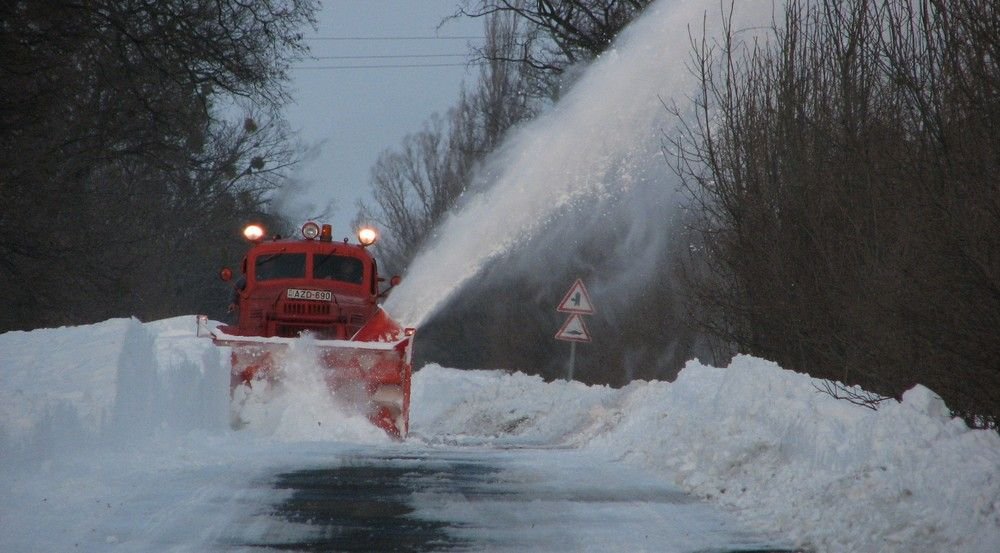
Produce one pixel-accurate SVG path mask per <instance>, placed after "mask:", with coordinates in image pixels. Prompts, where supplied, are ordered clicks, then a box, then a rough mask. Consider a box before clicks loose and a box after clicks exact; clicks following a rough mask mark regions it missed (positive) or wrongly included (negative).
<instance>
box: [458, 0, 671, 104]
mask: <svg viewBox="0 0 1000 553" xmlns="http://www.w3.org/2000/svg"><path fill="white" fill-rule="evenodd" d="M650 1H651V0H464V1H463V4H462V6H461V7H460V9H459V11H458V15H460V16H469V17H487V16H492V15H495V14H504V15H507V16H510V17H513V18H514V20H516V21H518V22H519V23H520V24H521V26H522V31H521V33H520V34H519V35H518V37H517V42H516V44H514V45H513V47H512V48H508V49H505V50H503V51H502V52H498V51H490V50H489V49H482V50H480V51H479V52H478V55H479V57H480V58H481V59H484V60H499V61H505V62H515V63H517V64H519V65H520V66H521V71H523V72H524V73H525V74H526V75H528V76H529V78H530V79H529V83H530V84H531V85H532V89H531V90H532V92H533V94H535V95H537V96H540V97H545V98H553V99H554V98H558V97H559V96H560V95H561V93H560V89H561V88H562V80H563V77H564V74H565V73H566V71H567V70H568V69H569V68H570V67H572V66H573V65H575V64H577V63H580V62H587V61H590V60H592V59H594V58H596V57H597V56H598V55H600V53H601V52H603V51H605V50H606V49H607V48H608V47H609V46H610V45H611V43H612V41H613V40H614V38H615V37H616V36H618V33H620V32H621V30H622V29H624V28H625V26H626V25H628V24H629V23H630V22H631V21H632V20H633V19H635V18H636V17H637V16H638V15H639V14H640V13H642V11H643V10H644V9H645V8H646V6H647V5H649V3H650Z"/></svg>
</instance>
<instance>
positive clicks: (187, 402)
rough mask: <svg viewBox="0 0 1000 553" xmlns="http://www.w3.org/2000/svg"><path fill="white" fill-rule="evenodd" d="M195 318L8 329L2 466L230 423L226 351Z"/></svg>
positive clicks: (1, 371) (1, 402)
mask: <svg viewBox="0 0 1000 553" xmlns="http://www.w3.org/2000/svg"><path fill="white" fill-rule="evenodd" d="M194 329H195V319H194V317H178V318H176V319H168V320H164V321H159V322H156V323H150V324H142V323H140V322H139V321H138V320H136V319H114V320H110V321H105V322H103V323H98V324H95V325H89V326H82V327H72V328H56V329H42V330H36V331H32V332H9V333H5V334H2V335H0V466H2V465H4V464H16V465H20V464H23V463H24V462H25V461H32V462H39V461H44V460H45V459H47V458H50V457H52V456H53V455H62V456H65V455H67V454H69V453H70V452H72V451H77V450H79V449H81V448H92V447H107V446H125V445H130V444H131V445H136V444H139V443H141V442H143V441H145V440H150V439H154V438H157V437H164V436H166V435H176V434H180V433H185V432H189V431H191V430H195V429H204V430H212V431H220V430H222V429H225V428H228V411H229V409H228V394H229V379H228V368H227V365H223V362H224V361H226V360H225V359H223V354H224V352H222V351H220V350H219V348H216V347H214V346H212V344H211V342H210V341H209V340H192V339H191V338H192V337H193V335H194Z"/></svg>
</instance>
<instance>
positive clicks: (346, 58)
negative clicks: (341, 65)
mask: <svg viewBox="0 0 1000 553" xmlns="http://www.w3.org/2000/svg"><path fill="white" fill-rule="evenodd" d="M467 55H468V54H389V55H384V56H310V57H309V59H311V60H380V59H392V58H464V57H466V56H467Z"/></svg>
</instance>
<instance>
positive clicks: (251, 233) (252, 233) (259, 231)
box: [243, 225, 264, 242]
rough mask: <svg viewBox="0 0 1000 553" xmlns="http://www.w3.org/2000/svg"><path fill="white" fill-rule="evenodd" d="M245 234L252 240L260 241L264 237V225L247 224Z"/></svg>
mask: <svg viewBox="0 0 1000 553" xmlns="http://www.w3.org/2000/svg"><path fill="white" fill-rule="evenodd" d="M243 236H244V237H245V238H246V239H247V240H249V241H251V242H260V241H261V239H262V238H264V227H262V226H260V225H247V226H246V228H244V229H243Z"/></svg>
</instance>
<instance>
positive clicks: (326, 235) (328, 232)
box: [319, 225, 333, 242]
mask: <svg viewBox="0 0 1000 553" xmlns="http://www.w3.org/2000/svg"><path fill="white" fill-rule="evenodd" d="M319 239H320V241H322V242H330V241H331V240H333V227H331V226H330V225H323V230H321V231H320V233H319Z"/></svg>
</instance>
